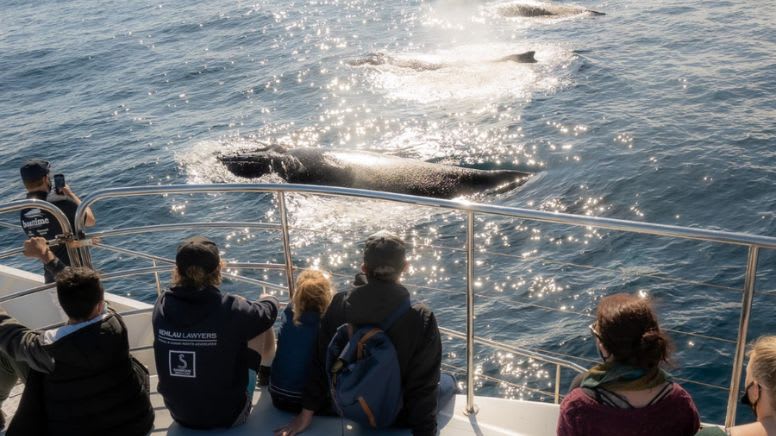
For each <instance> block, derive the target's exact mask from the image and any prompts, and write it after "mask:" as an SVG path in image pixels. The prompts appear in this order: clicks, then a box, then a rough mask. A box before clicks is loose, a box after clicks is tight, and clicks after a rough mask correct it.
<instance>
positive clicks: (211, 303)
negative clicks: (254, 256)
mask: <svg viewBox="0 0 776 436" xmlns="http://www.w3.org/2000/svg"><path fill="white" fill-rule="evenodd" d="M222 297H223V294H221V291H219V290H218V288H216V287H213V286H209V287H206V288H203V289H198V290H197V289H190V288H184V287H174V288H171V289H170V290H169V291H167V292H165V293H164V294H162V295H161V296H160V297H159V301H157V303H156V307H155V309H154V312H156V313H157V314H158V315H160V316H162V317H164V319H165V321H166V322H168V323H170V324H172V325H174V326H178V327H183V328H186V327H190V326H192V325H196V324H199V323H201V322H202V321H203V320H204V319H206V318H208V317H210V316H211V315H212V314H213V313H214V312H217V311H218V310H219V308H220V307H221V300H222Z"/></svg>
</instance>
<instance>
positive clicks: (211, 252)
mask: <svg viewBox="0 0 776 436" xmlns="http://www.w3.org/2000/svg"><path fill="white" fill-rule="evenodd" d="M220 263H221V257H220V256H219V255H218V247H217V246H216V244H215V243H214V242H213V241H211V240H210V239H208V238H206V237H204V236H192V237H191V238H188V239H184V240H183V242H181V243H180V245H178V253H177V254H176V255H175V264H176V265H177V266H178V271H180V272H181V273H185V272H186V270H187V269H188V268H189V267H190V266H198V267H200V268H202V269H203V270H205V272H206V273H211V272H213V271H215V270H216V268H218V266H219V264H220Z"/></svg>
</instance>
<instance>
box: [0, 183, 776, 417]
mask: <svg viewBox="0 0 776 436" xmlns="http://www.w3.org/2000/svg"><path fill="white" fill-rule="evenodd" d="M221 193H270V194H273V195H274V196H275V197H276V199H277V204H278V208H279V216H280V224H279V225H278V224H269V223H268V224H264V223H236V224H239V225H238V227H250V228H261V229H270V230H275V231H279V232H280V233H281V237H282V243H283V251H284V253H283V254H284V260H285V262H284V263H283V264H235V265H240V266H244V267H245V268H259V269H262V268H263V269H282V270H283V271H284V272H285V276H286V284H287V286H286V287H287V289H288V292H289V296H290V295H292V294H293V291H294V289H293V286H294V283H293V271H294V265H293V263H292V255H291V254H292V253H291V247H290V244H289V233H290V228H289V224H288V219H289V217H288V211H287V208H286V194H287V193H306V194H314V195H323V196H348V197H357V198H364V199H372V200H382V201H393V202H400V203H404V204H410V205H418V206H426V207H437V208H442V209H447V210H456V211H459V212H463V213H464V214H465V216H466V244H465V248H464V249H463V250H464V251H465V252H466V261H467V262H466V263H467V274H466V308H467V313H466V332H465V333H459V332H455V331H452V330H448V329H445V330H444V333H445V334H448V335H450V336H454V337H457V338H461V339H464V340H465V342H466V379H467V383H466V411H467V412H468V413H475V412H476V406H475V404H474V389H475V383H474V380H475V375H474V344H475V343H478V344H482V345H486V346H491V347H494V348H496V349H501V350H504V351H507V352H510V353H514V354H517V355H521V356H526V357H529V358H532V359H537V360H541V361H543V362H549V363H553V364H555V365H556V377H555V379H556V380H555V381H556V383H555V399H556V401H557V399H558V397H559V384H560V383H559V382H560V375H559V374H560V369H561V368H570V369H572V370H574V371H582V370H583V368H582V367H581V366H579V365H577V364H574V363H572V362H570V361H568V360H567V359H564V358H563V357H568V356H563V355H562V354H560V353H545V352H544V350H542V351H532V350H525V349H521V348H519V347H511V346H509V345H506V344H502V343H499V342H496V341H491V340H488V339H484V338H480V337H476V336H475V332H474V300H475V297H476V296H477V295H476V294H475V292H474V262H475V256H474V253H475V243H474V223H475V217H477V216H480V215H496V216H505V217H511V218H517V219H525V220H531V221H536V222H545V223H555V224H563V225H571V226H579V227H585V228H595V229H604V230H613V231H621V232H629V233H635V234H646V235H654V236H663V237H670V238H678V239H688V240H696V241H706V242H714V243H721V244H729V245H737V246H744V247H747V249H748V254H747V262H746V272H745V275H744V287H743V292H742V300H741V310H740V316H739V324H738V331H737V338H736V340H735V354H734V358H733V364H732V371H731V382H730V386H729V388H728V402H727V410H726V417H725V425H727V426H729V425H732V424H733V423H734V420H735V413H736V400H737V393H738V390H739V385H740V379H741V373H742V368H743V360H744V354H745V346H746V337H747V330H748V326H749V318H750V314H751V308H752V300H753V296H754V291H755V278H756V274H757V260H758V256H759V251H760V250H761V249H776V238H771V237H766V236H758V235H750V234H744V233H735V232H723V231H717V230H706V229H699V228H687V227H679V226H671V225H663V224H652V223H644V222H635V221H627V220H619V219H612V218H602V217H595V216H588V215H573V214H565V213H557V212H547V211H539V210H532V209H523V208H513V207H505V206H497V205H488V204H478V203H471V202H467V201H459V200H442V199H435V198H426V197H416V196H411V195H404V194H395V193H385V192H375V191H367V190H360V189H349V188H339V187H328V186H310V185H293V184H232V185H223V184H218V185H167V186H144V187H132V188H115V189H105V190H101V191H98V192H95V193H92V194H90V195H88V196H87V197H86V198H84V200H83V202H82V203H81V205H80V206H79V208H78V211H77V213H76V223H82V222H83V217H84V214H85V211H86V208H88V207H90V206H92V205H93V204H95V203H97V202H99V201H102V200H107V199H116V198H125V197H137V196H149V195H170V194H221ZM17 203H18V202H17ZM39 203H42V202H37V203H36V204H39ZM17 205H18V204H17ZM14 210H16V209H14ZM46 210H48V209H46ZM3 211H6V210H5V209H4V208H0V213H2V212H3ZM195 224H196V225H194V224H192V223H186V224H185V225H177V224H172V225H153V226H147V227H134V228H123V229H114V230H105V231H102V232H95V233H93V234H83V233H82V232H83V231H84V230H85V229H84V228H82V226H80V225H77V227H76V229H74V230H75V232H74V234H75V235H82V236H81V237H80V238H75V237H74V238H73V239H76V240H80V241H81V244H80V246H78V247H77V248H74V249H75V250H77V251H78V255H79V256H78V257H76V259H78V260H79V261H81V262H83V263H84V264H85V265H89V266H90V265H91V253H90V249H89V246H90V245H91V246H94V247H100V248H105V249H108V250H113V251H117V252H122V253H124V254H127V255H133V256H139V257H145V258H147V259H149V260H151V261H152V262H153V266H152V267H151V268H146V269H138V270H134V271H135V272H137V273H140V272H141V270H142V271H143V272H145V273H154V274H158V272H160V271H163V270H165V269H169V268H170V267H171V265H172V263H173V261H172V260H171V259H166V258H162V257H158V256H152V255H148V254H145V253H140V252H134V251H132V250H127V249H124V248H120V247H115V246H110V245H107V244H104V243H102V242H100V241H99V240H96V239H93V238H95V237H99V238H105V237H109V236H118V235H128V234H137V233H143V232H148V231H168V230H175V229H183V228H185V229H191V228H197V227H199V228H206V227H208V226H209V227H210V228H228V227H230V226H231V225H234V224H235V223H222V222H216V223H195ZM64 228H65V227H64V226H63V229H64ZM89 241H91V243H90V242H89ZM73 245H74V246H75V245H77V244H73ZM68 248H70V246H68ZM2 254H3V253H0V257H2ZM503 255H505V256H509V255H508V254H503ZM158 263H162V264H163V266H159V265H158ZM577 266H579V265H577ZM583 267H589V268H596V267H594V266H584V265H583ZM661 278H664V277H662V276H661ZM669 279H670V280H675V281H678V282H685V283H694V282H692V281H687V280H682V279H671V278H669ZM238 280H253V279H248V278H247V277H239V278H238ZM256 284H261V285H263V286H273V287H275V288H284V287H282V286H278V285H273V284H271V283H268V282H266V283H256ZM704 285H708V284H705V283H704ZM717 287H721V288H726V289H729V290H734V291H737V292H741V289H738V288H732V287H726V286H717ZM157 289H160V285H159V281H158V275H157ZM29 291H34V290H28V291H25V292H29ZM14 296H18V293H17V294H14ZM14 296H11V298H13V297H14ZM2 301H4V300H3V299H0V302H2ZM566 312H567V311H566ZM679 333H682V334H689V335H697V336H701V337H705V338H709V339H715V340H722V341H726V342H733V341H730V340H726V339H723V338H715V337H711V336H706V335H701V334H696V333H692V332H679ZM700 384H703V383H700ZM711 386H712V387H717V388H721V387H719V386H714V385H711Z"/></svg>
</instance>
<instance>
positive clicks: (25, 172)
mask: <svg viewBox="0 0 776 436" xmlns="http://www.w3.org/2000/svg"><path fill="white" fill-rule="evenodd" d="M49 168H50V165H49V163H48V161H46V160H40V159H30V160H28V161H27V162H25V163H24V165H22V167H21V168H20V169H19V172H20V173H21V175H22V180H23V181H25V182H34V181H36V180H40V179H42V178H43V177H45V176H47V175H48V173H49Z"/></svg>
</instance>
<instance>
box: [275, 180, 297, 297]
mask: <svg viewBox="0 0 776 436" xmlns="http://www.w3.org/2000/svg"><path fill="white" fill-rule="evenodd" d="M278 204H279V206H280V225H281V227H282V230H281V231H282V232H283V254H284V255H285V258H286V262H285V263H286V280H288V299H289V300H290V299H291V298H292V297H293V296H294V264H293V263H292V260H291V242H290V241H289V238H288V212H287V210H286V193H285V192H283V191H279V192H278Z"/></svg>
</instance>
